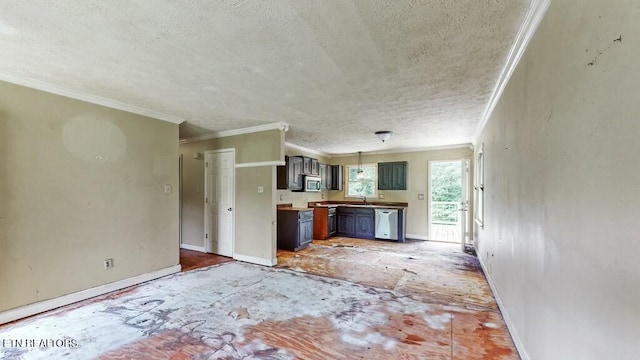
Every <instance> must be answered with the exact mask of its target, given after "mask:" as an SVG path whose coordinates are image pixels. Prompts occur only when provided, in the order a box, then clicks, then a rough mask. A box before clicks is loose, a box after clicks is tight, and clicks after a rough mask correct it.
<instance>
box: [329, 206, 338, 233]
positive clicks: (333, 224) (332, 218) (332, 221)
mask: <svg viewBox="0 0 640 360" xmlns="http://www.w3.org/2000/svg"><path fill="white" fill-rule="evenodd" d="M332 211H333V212H332ZM327 218H328V223H329V226H328V228H329V236H328V237H331V236H335V235H336V234H337V232H338V218H337V217H336V209H335V208H333V209H329V214H328V215H327Z"/></svg>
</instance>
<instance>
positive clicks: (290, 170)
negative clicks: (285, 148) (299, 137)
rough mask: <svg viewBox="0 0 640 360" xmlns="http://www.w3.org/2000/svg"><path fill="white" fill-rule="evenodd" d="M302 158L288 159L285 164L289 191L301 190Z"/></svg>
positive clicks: (293, 157)
mask: <svg viewBox="0 0 640 360" xmlns="http://www.w3.org/2000/svg"><path fill="white" fill-rule="evenodd" d="M301 174H302V158H301V157H299V156H291V157H289V163H288V164H287V182H288V188H289V190H302V176H301Z"/></svg>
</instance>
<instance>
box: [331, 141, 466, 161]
mask: <svg viewBox="0 0 640 360" xmlns="http://www.w3.org/2000/svg"><path fill="white" fill-rule="evenodd" d="M455 149H469V150H473V144H471V143H466V144H455V145H442V146H429V147H421V148H411V149H395V150H393V149H391V150H382V151H371V152H369V151H366V152H365V151H363V152H362V153H363V154H366V155H384V154H400V153H411V152H423V151H438V150H455ZM356 155H358V153H347V154H332V155H331V157H332V158H337V157H348V156H356Z"/></svg>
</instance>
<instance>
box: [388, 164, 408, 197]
mask: <svg viewBox="0 0 640 360" xmlns="http://www.w3.org/2000/svg"><path fill="white" fill-rule="evenodd" d="M391 187H392V188H393V190H407V162H406V161H400V162H394V163H391Z"/></svg>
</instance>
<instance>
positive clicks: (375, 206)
mask: <svg viewBox="0 0 640 360" xmlns="http://www.w3.org/2000/svg"><path fill="white" fill-rule="evenodd" d="M309 207H311V208H314V207H323V208H324V207H326V208H334V207H351V208H367V209H406V208H407V206H404V205H386V204H375V203H374V204H363V203H360V204H358V203H336V204H333V203H329V204H327V203H320V202H318V203H313V202H310V203H309Z"/></svg>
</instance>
